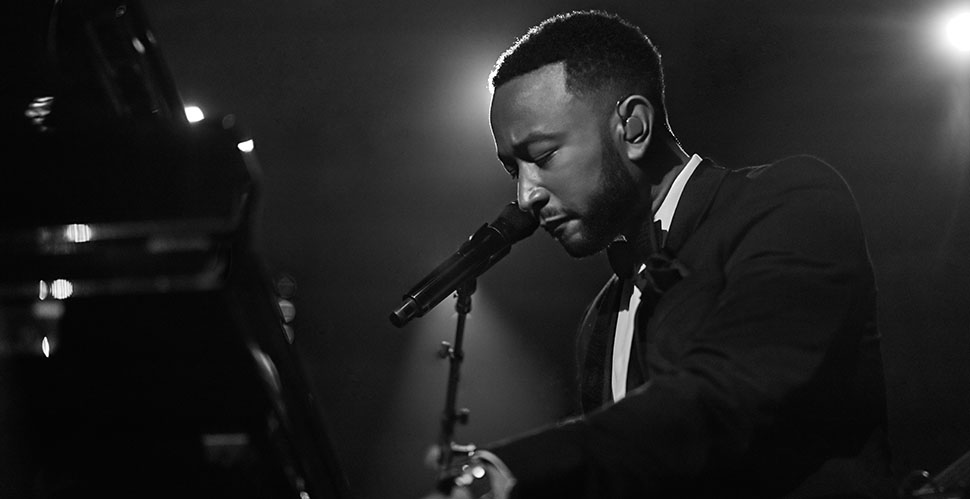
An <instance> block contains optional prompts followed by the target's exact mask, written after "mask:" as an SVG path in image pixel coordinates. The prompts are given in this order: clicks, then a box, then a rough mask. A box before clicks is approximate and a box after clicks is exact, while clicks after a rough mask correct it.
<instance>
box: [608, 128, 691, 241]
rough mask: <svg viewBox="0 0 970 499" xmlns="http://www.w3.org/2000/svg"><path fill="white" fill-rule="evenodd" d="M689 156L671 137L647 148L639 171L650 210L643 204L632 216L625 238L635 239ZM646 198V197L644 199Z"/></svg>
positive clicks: (660, 202)
mask: <svg viewBox="0 0 970 499" xmlns="http://www.w3.org/2000/svg"><path fill="white" fill-rule="evenodd" d="M689 160H690V156H688V155H687V153H686V152H684V150H683V148H681V147H680V144H678V143H677V141H676V140H675V139H674V138H673V137H664V138H663V139H662V140H659V141H657V142H655V143H654V147H651V148H649V149H648V150H647V152H646V154H645V155H644V157H643V161H642V163H641V164H642V165H646V166H644V167H643V168H642V170H641V171H643V172H644V177H643V181H644V183H643V185H644V189H645V190H646V191H649V192H648V194H649V197H648V198H647V199H649V200H650V211H649V212H647V211H646V209H645V208H646V206H644V207H643V208H644V209H642V210H638V211H640V213H641V215H639V216H636V217H634V218H635V219H634V220H632V223H631V225H630V226H629V227H628V228H627V230H626V231H624V232H623V233H624V235H625V236H626V238H627V240H629V241H635V240H636V236H637V233H638V232H639V231H640V226H641V225H642V222H643V219H644V218H645V217H648V216H649V217H651V218H652V216H653V214H654V213H656V212H657V210H658V209H659V208H660V205H661V204H662V203H663V200H664V198H665V197H666V196H667V192H668V191H670V186H671V185H672V184H673V183H674V179H676V178H677V175H679V174H680V172H681V171H683V170H684V167H685V166H687V162H688V161H689ZM645 200H646V199H645Z"/></svg>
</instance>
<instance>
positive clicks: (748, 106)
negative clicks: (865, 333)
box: [145, 0, 970, 498]
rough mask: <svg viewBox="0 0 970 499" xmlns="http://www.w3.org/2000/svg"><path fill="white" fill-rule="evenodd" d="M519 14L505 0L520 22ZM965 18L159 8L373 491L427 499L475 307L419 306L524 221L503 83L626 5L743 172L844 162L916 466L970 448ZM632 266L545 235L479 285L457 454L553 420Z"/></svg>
mask: <svg viewBox="0 0 970 499" xmlns="http://www.w3.org/2000/svg"><path fill="white" fill-rule="evenodd" d="M500 4H504V5H500ZM954 5H955V4H954V3H952V2H942V1H929V0H927V1H900V0H894V1H885V0H880V1H843V2H794V1H775V0H761V1H730V2H725V1H714V0H707V1H692V2H661V1H649V2H644V1H637V2H634V1H602V2H598V3H580V2H572V1H569V2H554V1H549V0H547V1H532V2H501V3H499V2H480V1H466V0H450V1H445V0H429V1H423V2H400V1H399V2H376V1H373V0H356V1H346V0H315V1H310V0H290V1H287V2H271V1H268V0H235V1H232V2H230V1H225V0H222V1H219V0H164V1H162V0H155V1H148V2H145V7H146V9H147V11H148V14H149V22H150V23H151V25H152V26H153V27H154V32H155V35H156V37H157V38H158V41H159V44H160V47H161V49H162V52H163V55H164V56H165V58H166V60H167V62H168V64H169V66H170V68H171V69H172V72H173V74H174V77H175V80H176V83H177V85H178V87H179V91H180V93H181V95H182V97H183V99H184V100H185V102H186V104H195V105H198V106H200V107H202V108H203V110H204V111H205V112H206V113H207V115H208V116H209V117H210V118H216V119H217V118H219V117H221V116H223V115H226V114H234V115H235V116H236V118H237V120H238V122H239V123H240V124H242V126H243V127H244V128H245V129H247V130H248V132H249V133H251V134H252V137H253V138H254V140H255V144H256V154H257V156H258V158H259V161H260V163H261V165H262V170H263V178H262V182H263V187H262V188H263V191H264V195H263V198H262V200H261V206H260V216H259V218H258V223H257V227H256V230H257V244H258V246H259V249H260V251H261V253H262V255H263V256H264V258H265V262H266V264H267V266H268V268H269V269H270V270H271V272H273V273H276V274H279V273H287V274H290V275H292V276H293V277H294V278H295V279H296V281H297V283H298V286H299V288H298V289H299V291H298V294H297V297H296V300H295V301H296V310H297V314H296V321H295V323H294V326H295V328H296V342H295V345H296V347H297V349H298V353H299V356H300V358H301V359H302V361H303V367H304V369H305V371H306V373H307V374H308V376H309V379H310V381H311V385H312V389H313V391H314V392H315V393H316V395H317V396H318V397H319V400H320V403H321V406H322V414H321V417H322V418H324V420H325V422H326V424H327V425H328V427H329V428H330V430H331V432H332V436H333V445H334V448H335V451H336V453H337V456H338V458H339V459H340V461H341V464H342V466H343V467H344V470H345V472H346V475H347V478H348V480H349V481H350V486H351V490H352V491H353V497H355V498H356V497H360V498H370V497H419V496H421V495H423V494H424V493H425V492H426V491H427V490H429V488H430V486H431V480H432V472H431V471H430V470H429V469H428V468H427V467H426V466H425V465H424V464H423V455H424V452H425V451H426V449H427V448H428V447H429V446H430V445H431V444H433V443H434V441H435V439H436V438H437V432H438V418H439V413H440V411H441V409H442V407H443V403H444V395H445V381H446V373H447V364H446V363H445V362H444V361H442V360H439V359H437V357H436V356H435V353H436V350H437V345H438V343H439V342H440V341H441V340H450V339H451V338H452V336H453V334H454V328H455V312H454V307H453V304H454V301H453V300H452V299H446V300H445V301H444V302H442V303H441V304H440V305H439V306H438V307H437V308H436V309H434V310H433V311H432V312H431V313H429V314H428V315H427V316H425V317H424V318H421V319H417V320H415V321H413V322H412V323H410V324H409V325H408V326H406V327H405V328H403V329H397V328H395V327H393V326H392V325H391V324H390V322H389V321H388V318H387V317H388V314H389V313H390V311H391V310H392V309H393V308H394V307H395V306H397V304H398V303H399V298H400V296H401V294H402V293H403V292H404V291H406V290H407V289H408V288H410V287H411V285H413V284H414V283H415V282H416V281H417V280H418V279H420V278H421V277H423V276H424V274H425V273H426V272H428V271H430V270H431V269H432V268H433V267H434V266H435V265H437V264H438V263H440V262H441V261H442V260H443V259H444V258H446V257H447V256H449V255H450V254H451V253H452V252H454V250H455V249H457V246H458V244H460V242H462V241H463V240H464V238H466V237H467V236H468V235H469V234H471V232H473V231H474V230H475V229H477V228H478V226H479V225H480V224H482V223H484V222H486V221H490V220H492V219H493V218H494V217H495V216H496V215H497V214H498V211H499V210H500V208H501V207H502V206H503V205H504V204H505V203H507V202H508V201H510V200H512V198H513V196H514V192H513V184H512V182H511V181H510V180H509V179H508V178H507V177H506V176H505V174H504V173H503V171H502V169H501V167H500V166H499V164H498V162H497V161H496V160H495V158H494V149H493V144H492V140H491V134H490V131H489V127H488V104H489V99H490V95H489V93H488V90H487V88H486V79H487V76H488V73H489V71H490V69H491V66H492V64H493V62H494V61H495V59H496V58H497V56H498V55H499V54H500V53H501V52H502V51H503V50H504V49H505V48H506V47H507V46H508V45H509V44H511V43H512V42H513V40H514V39H515V37H516V36H518V35H519V34H521V33H523V32H524V31H525V30H527V29H528V28H529V27H530V26H531V25H533V24H535V23H536V22H538V21H540V20H542V19H543V18H545V17H547V16H549V15H552V14H555V13H558V12H560V11H564V10H569V9H574V8H604V9H608V10H612V11H615V12H617V13H620V14H622V15H624V16H625V17H627V18H629V19H630V20H631V21H633V22H635V23H637V24H639V25H640V26H642V28H643V29H644V31H645V32H646V33H648V34H649V35H650V36H651V38H652V39H653V40H654V41H655V42H656V43H657V44H658V45H659V47H660V49H661V51H662V53H663V57H664V63H665V67H666V74H667V89H668V90H667V99H668V100H667V103H668V110H669V114H670V117H671V124H672V126H673V129H674V132H675V133H676V134H677V135H678V136H679V137H680V139H681V141H682V143H683V145H684V147H685V149H686V150H687V151H688V152H689V153H699V154H702V155H705V156H710V157H713V158H715V159H719V160H721V161H722V162H724V163H726V164H729V165H743V164H754V163H760V162H767V161H770V160H771V159H773V158H776V157H779V156H783V155H788V154H794V153H810V154H815V155H818V156H820V157H822V158H823V159H825V160H827V161H829V162H830V163H831V164H833V165H834V166H835V167H836V168H837V169H839V170H840V171H841V172H842V173H843V175H844V176H845V178H846V180H847V181H848V182H849V184H850V186H851V187H852V188H853V190H854V192H855V194H856V197H857V199H858V202H859V206H860V209H861V212H862V216H863V218H864V221H865V223H866V227H867V230H868V236H869V241H870V250H871V255H872V259H873V262H874V265H875V268H876V272H877V277H878V280H879V286H880V292H881V302H880V307H881V308H880V314H881V315H880V321H881V327H882V331H883V335H884V338H885V342H884V347H883V348H884V358H885V364H886V365H885V368H886V376H887V383H888V391H889V403H890V407H889V409H890V420H891V425H892V426H891V436H892V443H893V445H894V451H895V458H896V466H897V469H898V471H899V472H900V473H901V474H904V473H906V472H908V471H910V470H913V469H927V470H930V471H933V472H937V471H940V470H941V469H942V468H943V467H945V466H946V465H947V464H949V463H950V462H952V461H953V460H955V459H956V458H958V457H959V456H961V455H962V454H963V453H964V452H966V451H968V450H970V388H968V387H967V381H968V372H970V370H968V368H967V367H966V365H967V362H968V359H970V337H968V332H970V330H968V324H970V298H968V296H967V295H968V293H967V282H968V278H970V265H968V262H967V260H966V258H967V257H966V254H967V250H968V249H970V229H968V227H967V223H968V220H970V219H968V211H967V206H966V204H967V202H966V196H967V193H968V185H967V182H968V179H967V177H968V172H970V161H968V157H970V126H968V123H970V90H968V87H970V72H968V71H967V69H966V68H967V64H965V63H964V64H962V65H961V64H960V63H959V62H958V61H957V59H956V58H954V57H951V56H950V55H949V54H948V52H947V51H946V49H945V47H944V46H943V45H942V44H941V43H940V42H939V39H938V33H939V31H940V27H939V24H940V19H941V16H943V15H945V14H946V12H947V11H948V10H949V9H950V8H951V7H953V6H954ZM608 275H609V270H608V267H607V265H606V262H605V258H603V257H602V256H600V257H594V258H592V259H588V260H583V261H574V260H571V259H570V258H569V257H567V256H566V255H565V254H564V253H563V252H562V251H561V250H560V248H559V247H558V245H557V244H556V243H554V242H553V241H552V240H550V239H549V238H547V237H545V235H544V234H542V233H539V234H537V235H536V236H535V237H532V238H530V239H527V240H525V241H523V242H521V243H519V244H518V245H516V246H515V247H514V248H513V251H512V254H511V255H510V256H509V257H508V258H507V259H506V260H503V261H502V262H501V263H500V264H499V265H498V266H496V267H495V268H494V269H492V270H491V271H490V272H489V273H488V274H487V275H485V276H483V277H482V278H481V279H479V282H478V284H479V286H478V291H477V292H476V293H475V295H474V298H473V311H472V314H471V315H470V316H469V322H468V325H467V328H466V335H467V336H466V342H465V347H466V354H467V359H466V361H465V363H464V366H463V368H462V374H463V378H462V381H461V385H460V386H461V389H460V392H459V403H460V405H462V406H467V407H469V408H470V409H471V410H472V415H471V420H470V423H469V425H467V426H465V427H460V428H459V429H458V433H457V435H456V436H457V440H458V441H460V442H469V441H471V442H476V443H483V442H487V441H490V440H493V439H497V438H501V437H505V436H509V435H513V434H516V433H519V432H523V431H527V430H529V429H531V428H534V427H537V426H541V425H544V424H548V423H552V422H554V421H556V420H557V419H559V418H561V417H563V416H564V415H565V414H566V411H567V408H568V403H569V401H570V398H571V397H572V396H573V392H572V381H571V380H572V376H573V374H574V373H573V371H572V361H571V359H572V357H571V355H572V332H573V330H574V328H575V326H576V323H577V321H578V319H579V316H580V313H581V311H582V308H583V307H584V305H585V304H586V303H587V302H588V301H589V300H590V299H591V298H592V296H593V295H594V293H595V292H596V291H597V290H598V288H599V286H600V284H601V283H602V282H603V281H604V280H605V279H606V277H607V276H608Z"/></svg>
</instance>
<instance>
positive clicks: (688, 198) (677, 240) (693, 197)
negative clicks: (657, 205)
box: [665, 159, 728, 255]
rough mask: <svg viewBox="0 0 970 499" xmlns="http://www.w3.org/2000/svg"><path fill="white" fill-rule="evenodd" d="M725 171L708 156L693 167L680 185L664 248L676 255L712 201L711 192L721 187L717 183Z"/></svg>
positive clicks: (722, 178) (721, 179)
mask: <svg viewBox="0 0 970 499" xmlns="http://www.w3.org/2000/svg"><path fill="white" fill-rule="evenodd" d="M727 174H728V170H727V169H726V168H724V167H722V166H720V165H718V164H716V163H714V162H713V161H711V160H709V159H705V160H704V161H703V162H701V164H700V165H698V166H697V169H696V170H694V174H693V175H691V177H690V179H689V180H688V181H687V185H686V186H684V192H683V193H682V194H681V195H680V201H678V202H677V211H676V212H675V213H674V218H673V220H672V221H671V223H670V229H669V230H668V232H667V238H666V244H665V248H666V249H667V251H669V252H670V253H672V254H674V255H676V254H677V252H678V251H679V250H680V248H681V247H683V245H684V242H685V241H687V238H688V237H690V235H691V234H692V233H693V232H694V229H696V228H697V225H698V224H700V223H701V221H702V220H703V219H704V215H705V214H706V213H707V211H708V210H709V209H710V208H711V204H712V203H713V202H714V194H716V193H717V189H718V188H719V187H720V186H721V182H722V181H723V180H724V177H726V176H727Z"/></svg>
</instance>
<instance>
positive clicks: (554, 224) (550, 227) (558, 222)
mask: <svg viewBox="0 0 970 499" xmlns="http://www.w3.org/2000/svg"><path fill="white" fill-rule="evenodd" d="M567 219H568V217H556V218H550V219H546V220H543V221H542V228H543V229H545V230H546V232H548V233H549V234H551V235H552V236H555V235H556V234H557V233H558V232H559V231H561V230H562V229H563V226H564V224H565V223H566V221H567Z"/></svg>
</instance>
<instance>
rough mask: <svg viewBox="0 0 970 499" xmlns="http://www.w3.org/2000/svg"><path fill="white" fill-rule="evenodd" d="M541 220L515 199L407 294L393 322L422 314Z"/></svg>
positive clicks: (393, 314)
mask: <svg viewBox="0 0 970 499" xmlns="http://www.w3.org/2000/svg"><path fill="white" fill-rule="evenodd" d="M538 226H539V221H538V220H536V219H535V217H533V216H532V215H530V214H528V213H526V212H524V211H522V210H519V206H518V205H517V204H516V203H515V202H514V201H513V202H511V203H509V204H508V205H506V206H505V208H504V209H503V210H502V213H500V214H499V216H498V218H496V219H495V221H494V222H492V223H491V224H484V225H482V226H481V228H479V229H478V230H477V231H475V233H474V234H472V235H471V236H469V238H468V240H467V241H465V243H464V244H462V245H461V247H459V248H458V251H457V252H456V253H455V254H454V255H452V256H451V257H450V258H448V259H447V260H445V261H444V262H443V263H442V264H441V265H438V267H437V268H435V269H434V270H433V271H431V273H430V274H428V275H427V276H426V277H425V278H424V279H422V280H421V281H420V282H418V284H416V285H415V286H414V287H413V288H411V290H410V291H408V292H407V294H405V295H404V298H403V302H402V303H401V305H400V306H398V307H397V308H396V309H394V311H393V312H391V323H393V324H394V325H395V326H397V327H402V326H404V325H405V324H407V323H408V321H410V320H411V319H413V318H414V317H421V316H422V315H424V314H425V313H426V312H427V311H428V310H431V309H432V308H434V307H435V305H437V304H438V303H440V302H441V300H443V299H444V298H445V297H446V296H448V295H449V294H451V293H452V292H453V291H454V290H455V289H456V288H458V286H460V285H461V284H462V283H464V282H465V281H466V280H468V279H474V278H476V277H478V276H479V275H481V274H482V273H484V272H485V271H486V270H488V269H489V268H491V267H492V265H495V263H496V262H498V261H499V260H501V259H502V257H504V256H505V255H507V254H509V249H511V247H512V244H514V243H516V242H519V241H520V240H522V239H525V238H526V237H529V236H530V235H532V233H533V232H535V230H536V228H537V227H538Z"/></svg>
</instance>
